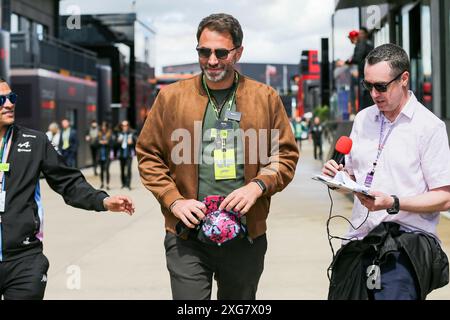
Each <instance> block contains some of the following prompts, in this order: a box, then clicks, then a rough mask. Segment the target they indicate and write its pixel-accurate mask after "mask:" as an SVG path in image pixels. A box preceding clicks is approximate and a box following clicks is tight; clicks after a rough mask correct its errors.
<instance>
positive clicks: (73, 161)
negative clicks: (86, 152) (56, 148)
mask: <svg viewBox="0 0 450 320" xmlns="http://www.w3.org/2000/svg"><path fill="white" fill-rule="evenodd" d="M61 155H62V156H63V158H64V160H65V162H66V165H68V166H69V167H72V168H76V166H77V154H76V153H75V152H72V151H69V150H62V151H61Z"/></svg>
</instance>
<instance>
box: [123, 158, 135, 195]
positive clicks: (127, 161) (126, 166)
mask: <svg viewBox="0 0 450 320" xmlns="http://www.w3.org/2000/svg"><path fill="white" fill-rule="evenodd" d="M132 162H133V158H131V157H129V158H120V178H121V180H122V187H128V188H129V187H130V186H131V163H132Z"/></svg>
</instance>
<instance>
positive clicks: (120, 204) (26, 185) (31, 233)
mask: <svg viewBox="0 0 450 320" xmlns="http://www.w3.org/2000/svg"><path fill="white" fill-rule="evenodd" d="M16 100H17V95H16V94H15V93H13V92H12V91H11V89H10V87H9V85H8V84H7V83H6V82H5V81H4V80H2V79H0V143H1V145H0V161H1V163H0V187H1V188H0V299H1V298H2V297H3V298H4V299H6V300H10V299H43V297H44V292H45V287H46V281H47V270H48V267H49V263H48V260H47V258H46V257H45V256H44V254H43V252H42V225H41V222H42V205H41V199H40V188H39V176H40V174H41V173H43V175H44V177H45V178H46V180H47V182H48V184H49V185H50V187H51V188H52V189H53V190H55V191H56V192H58V193H59V194H61V195H62V196H63V198H64V201H65V202H66V203H67V204H69V205H71V206H73V207H77V208H81V209H86V210H93V211H106V210H110V211H116V212H120V211H123V212H126V213H128V214H129V215H131V214H133V212H134V205H133V202H132V200H131V199H130V198H128V197H126V196H112V197H110V196H109V195H108V194H107V193H106V192H104V191H100V190H95V189H94V188H93V187H92V186H91V185H90V184H89V183H87V182H86V180H85V178H84V176H83V175H82V173H81V172H80V171H79V170H78V169H75V168H71V167H69V166H67V165H66V164H65V162H64V160H63V158H62V156H61V155H60V154H58V153H57V151H56V150H55V149H54V147H53V146H52V144H51V143H50V141H49V140H48V139H47V137H46V135H45V134H44V133H42V132H39V131H35V130H31V129H27V128H24V127H21V126H18V125H15V124H14V110H15V102H16Z"/></svg>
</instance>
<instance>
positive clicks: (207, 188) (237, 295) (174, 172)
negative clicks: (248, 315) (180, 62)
mask: <svg viewBox="0 0 450 320" xmlns="http://www.w3.org/2000/svg"><path fill="white" fill-rule="evenodd" d="M242 39H243V33H242V29H241V26H240V24H239V22H238V21H237V20H236V19H235V18H233V17H232V16H230V15H227V14H213V15H210V16H208V17H206V18H204V19H203V20H202V21H201V22H200V25H199V27H198V31H197V40H198V45H197V48H196V49H197V52H198V56H199V63H200V66H201V68H202V71H203V72H202V74H200V75H198V76H195V77H193V78H191V79H188V80H183V81H180V82H177V83H175V84H172V85H170V86H168V87H166V88H164V89H163V90H161V92H160V93H159V95H158V97H157V99H156V101H155V103H154V105H153V107H152V109H151V111H150V113H149V115H148V117H147V120H146V122H145V125H144V127H143V129H142V131H141V134H140V136H139V139H138V142H137V145H136V151H137V156H138V160H139V171H140V175H141V179H142V182H143V184H144V185H145V187H146V188H147V189H149V190H150V191H151V192H152V193H153V195H154V196H155V197H156V199H157V200H158V201H159V203H160V204H161V209H162V212H163V215H164V217H165V227H166V230H167V232H166V238H165V241H164V245H165V249H166V259H167V268H168V270H169V273H170V278H171V287H172V295H173V298H174V299H210V298H211V287H212V278H213V275H214V277H215V279H216V280H217V285H218V294H217V298H218V299H227V300H228V299H255V297H256V290H257V286H258V282H259V279H260V276H261V274H262V271H263V268H264V256H265V253H266V249H267V240H266V235H265V233H266V229H267V227H266V219H267V216H268V213H269V207H270V197H271V196H272V195H273V194H275V193H276V192H279V191H281V190H283V189H284V188H285V187H286V186H287V185H288V183H289V182H290V181H291V180H292V178H293V177H294V173H295V168H296V164H297V161H298V156H299V154H298V149H297V146H296V144H295V139H294V136H293V134H292V130H291V128H290V125H289V120H288V118H287V115H286V112H285V110H284V106H283V104H282V102H281V99H280V97H279V96H278V94H277V93H276V91H275V90H274V89H273V88H271V87H268V86H266V85H264V84H262V83H259V82H257V81H254V80H252V79H249V78H247V77H245V76H243V75H241V74H239V73H238V72H236V71H235V69H234V65H235V64H236V63H237V62H238V61H239V59H240V57H241V55H242V52H243V46H242ZM208 196H223V197H224V198H225V199H224V200H223V201H221V202H220V203H219V204H220V207H219V208H218V210H215V211H214V210H213V211H214V214H217V213H218V212H219V213H223V214H224V215H225V216H228V217H231V215H233V214H235V216H236V217H238V218H237V220H236V221H238V222H234V218H233V219H226V220H227V223H231V224H232V225H233V229H232V230H233V232H228V233H222V234H221V236H222V238H220V237H219V238H220V240H217V239H219V238H217V237H216V238H214V239H215V240H214V239H213V238H208V232H207V230H206V229H205V227H208V225H209V226H210V227H211V230H213V231H214V232H219V231H220V230H223V229H221V228H223V225H219V224H218V225H214V222H212V225H211V221H213V220H211V219H210V222H208V223H209V224H206V222H205V221H206V220H208V219H209V218H210V217H212V216H213V215H214V214H212V213H211V212H210V210H208V209H207V207H206V206H205V203H207V202H205V201H203V200H204V199H205V198H206V197H208ZM216 209H217V208H216ZM233 223H235V224H233ZM234 227H236V228H234ZM186 230H187V232H186ZM218 230H219V231H218ZM227 230H228V229H227ZM228 231H229V230H228ZM177 235H178V236H177ZM199 235H202V236H203V237H202V236H199ZM223 237H225V238H223ZM205 239H207V241H205ZM208 239H213V240H214V241H216V242H214V241H211V240H208ZM221 241H223V242H221Z"/></svg>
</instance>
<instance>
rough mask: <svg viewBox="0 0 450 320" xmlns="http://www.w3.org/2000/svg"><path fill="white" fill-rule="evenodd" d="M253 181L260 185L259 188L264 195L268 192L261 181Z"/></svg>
mask: <svg viewBox="0 0 450 320" xmlns="http://www.w3.org/2000/svg"><path fill="white" fill-rule="evenodd" d="M252 181H253V182H256V183H257V184H258V186H259V187H260V188H261V190H262V192H263V194H264V193H265V192H266V190H267V187H266V185H265V184H264V182H263V181H262V180H261V179H253V180H252Z"/></svg>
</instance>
